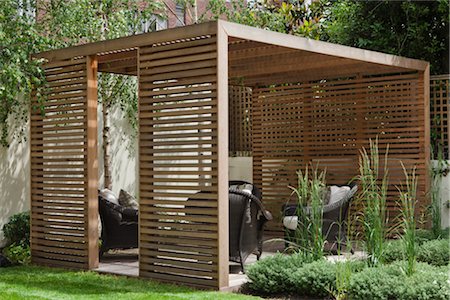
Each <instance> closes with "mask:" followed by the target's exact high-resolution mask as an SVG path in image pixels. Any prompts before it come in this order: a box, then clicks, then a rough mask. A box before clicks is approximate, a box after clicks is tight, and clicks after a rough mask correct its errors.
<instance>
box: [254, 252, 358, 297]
mask: <svg viewBox="0 0 450 300" xmlns="http://www.w3.org/2000/svg"><path fill="white" fill-rule="evenodd" d="M365 265H366V264H365V262H363V261H348V262H346V263H333V262H329V261H327V260H325V259H321V260H316V261H312V257H311V256H310V255H306V256H305V254H302V253H296V254H294V255H282V254H277V255H276V256H274V257H268V258H265V259H263V260H261V261H259V262H257V263H255V264H254V265H252V266H250V267H249V269H248V271H247V275H248V276H249V279H250V282H249V283H248V287H249V289H250V290H252V291H253V292H254V293H257V294H262V295H273V294H280V293H282V294H295V295H310V296H328V295H329V294H330V293H332V291H334V290H336V279H337V278H336V272H337V269H338V268H341V267H343V266H345V268H347V270H348V272H349V273H351V274H353V273H356V272H359V271H360V270H362V269H363V268H364V267H365Z"/></svg>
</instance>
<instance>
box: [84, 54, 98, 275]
mask: <svg viewBox="0 0 450 300" xmlns="http://www.w3.org/2000/svg"><path fill="white" fill-rule="evenodd" d="M97 68H98V61H97V57H96V56H95V55H94V56H88V57H87V59H86V71H87V99H86V100H87V154H86V155H87V192H86V194H87V207H86V209H87V234H88V237H87V241H88V251H89V252H88V255H89V269H94V268H97V267H98V158H97V134H98V133H97Z"/></svg>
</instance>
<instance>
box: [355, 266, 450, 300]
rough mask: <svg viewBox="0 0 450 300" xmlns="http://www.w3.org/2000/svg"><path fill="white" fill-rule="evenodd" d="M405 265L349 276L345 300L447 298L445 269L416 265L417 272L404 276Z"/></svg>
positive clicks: (374, 269)
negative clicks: (347, 299) (346, 298)
mask: <svg viewBox="0 0 450 300" xmlns="http://www.w3.org/2000/svg"><path fill="white" fill-rule="evenodd" d="M406 266H407V263H406V262H404V261H400V262H395V263H392V264H390V265H380V266H378V267H375V268H366V269H364V270H362V271H361V272H359V273H358V274H357V275H355V276H352V277H351V279H350V284H349V289H348V298H349V299H354V300H358V299H396V300H413V299H415V300H429V299H430V300H431V299H437V300H438V299H442V300H444V299H448V298H449V297H450V287H449V284H448V282H447V270H446V269H445V268H443V267H435V266H430V265H428V264H426V263H418V264H417V271H416V272H415V273H413V274H412V275H411V276H406V274H405V273H404V270H405V269H406Z"/></svg>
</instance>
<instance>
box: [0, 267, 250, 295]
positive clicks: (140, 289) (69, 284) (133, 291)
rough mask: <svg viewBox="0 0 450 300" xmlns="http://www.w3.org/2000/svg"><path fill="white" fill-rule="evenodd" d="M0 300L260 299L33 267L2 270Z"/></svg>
mask: <svg viewBox="0 0 450 300" xmlns="http://www.w3.org/2000/svg"><path fill="white" fill-rule="evenodd" d="M0 299H8V300H18V299H33V300H42V299H46V300H49V299H52V300H53V299H54V300H78V299H80V300H84V299H89V300H90V299H97V300H100V299H105V300H110V299H114V300H122V299H123V300H133V299H226V300H228V299H237V300H240V299H243V300H244V299H257V298H256V297H251V296H246V295H238V294H232V293H220V292H210V291H200V290H194V289H191V288H187V287H182V286H176V285H168V284H160V283H156V282H153V281H149V280H140V279H130V278H125V277H121V276H111V275H100V274H97V273H95V272H74V271H67V270H61V269H49V268H41V267H32V266H26V267H25V266H20V267H10V268H2V269H0Z"/></svg>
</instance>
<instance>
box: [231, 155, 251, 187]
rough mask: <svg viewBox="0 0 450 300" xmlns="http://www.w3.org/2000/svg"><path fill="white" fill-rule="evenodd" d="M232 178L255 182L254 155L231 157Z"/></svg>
mask: <svg viewBox="0 0 450 300" xmlns="http://www.w3.org/2000/svg"><path fill="white" fill-rule="evenodd" d="M228 164H229V169H228V170H229V173H228V177H229V179H230V180H243V181H248V182H253V157H229V158H228Z"/></svg>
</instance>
